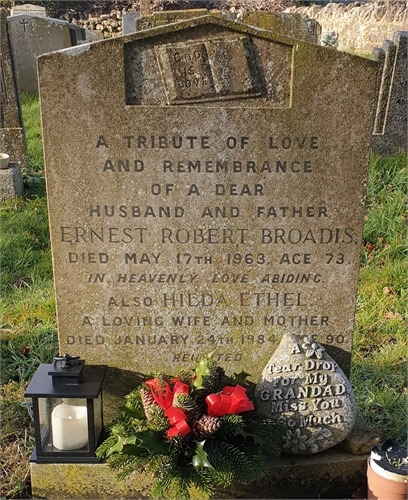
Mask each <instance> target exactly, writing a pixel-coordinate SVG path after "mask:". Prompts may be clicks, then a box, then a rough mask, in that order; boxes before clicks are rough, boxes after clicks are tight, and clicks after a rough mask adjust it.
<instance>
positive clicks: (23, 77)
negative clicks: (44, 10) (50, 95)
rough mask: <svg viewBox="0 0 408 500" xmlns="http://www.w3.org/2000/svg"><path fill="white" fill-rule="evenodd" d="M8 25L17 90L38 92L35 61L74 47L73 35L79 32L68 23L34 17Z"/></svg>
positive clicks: (19, 18)
mask: <svg viewBox="0 0 408 500" xmlns="http://www.w3.org/2000/svg"><path fill="white" fill-rule="evenodd" d="M7 23H8V27H9V34H10V40H11V47H12V52H13V57H14V61H15V64H16V70H17V83H18V88H19V90H20V91H24V92H38V82H37V67H36V58H37V57H38V56H39V55H40V54H44V53H46V52H53V51H54V50H60V49H65V48H67V47H71V46H72V45H74V44H75V42H76V37H75V36H74V37H73V34H74V33H76V32H77V31H78V30H80V28H78V27H77V26H75V27H74V25H70V24H69V23H68V22H66V21H60V20H58V19H51V18H46V17H41V16H33V15H31V14H18V15H16V16H11V17H8V18H7ZM70 28H72V30H73V31H72V30H71V29H70ZM71 31H72V34H71Z"/></svg>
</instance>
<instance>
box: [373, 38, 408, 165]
mask: <svg viewBox="0 0 408 500" xmlns="http://www.w3.org/2000/svg"><path fill="white" fill-rule="evenodd" d="M407 42H408V31H397V32H396V33H395V36H394V41H393V42H391V41H390V40H386V41H385V42H384V44H383V47H382V49H375V50H374V51H373V59H374V60H376V61H378V62H379V64H380V82H379V94H378V102H377V108H376V114H375V121H374V130H373V136H372V140H371V147H372V150H373V152H374V153H376V154H381V155H394V154H395V153H396V152H397V151H398V150H399V149H403V150H405V151H407V150H408V149H407V148H408V144H407V141H408V139H407V118H408V116H407V102H408V100H407V91H408V87H407V79H408V65H407Z"/></svg>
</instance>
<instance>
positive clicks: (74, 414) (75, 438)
mask: <svg viewBox="0 0 408 500" xmlns="http://www.w3.org/2000/svg"><path fill="white" fill-rule="evenodd" d="M51 420H52V443H53V445H54V447H55V448H57V449H58V450H78V449H79V448H82V447H83V446H85V445H86V444H87V443H88V415H87V411H86V406H71V405H58V406H56V407H55V408H54V409H53V411H52V414H51Z"/></svg>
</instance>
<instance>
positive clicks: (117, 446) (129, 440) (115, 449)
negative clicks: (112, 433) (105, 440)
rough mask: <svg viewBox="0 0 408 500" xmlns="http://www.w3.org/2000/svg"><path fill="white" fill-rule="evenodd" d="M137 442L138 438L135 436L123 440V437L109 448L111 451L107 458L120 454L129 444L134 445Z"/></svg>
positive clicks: (108, 452) (107, 453)
mask: <svg viewBox="0 0 408 500" xmlns="http://www.w3.org/2000/svg"><path fill="white" fill-rule="evenodd" d="M135 441H136V438H135V437H134V436H129V437H125V438H122V437H121V436H119V437H118V440H117V442H116V443H115V444H114V445H113V446H111V447H110V448H109V450H108V451H107V452H106V455H105V456H106V457H109V456H110V455H113V453H120V452H121V451H123V448H124V447H125V446H127V445H129V444H131V445H133V444H134V443H135Z"/></svg>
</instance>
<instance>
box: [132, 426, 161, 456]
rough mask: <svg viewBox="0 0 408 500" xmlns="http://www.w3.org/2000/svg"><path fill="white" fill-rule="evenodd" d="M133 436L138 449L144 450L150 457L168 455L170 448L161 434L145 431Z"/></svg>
mask: <svg viewBox="0 0 408 500" xmlns="http://www.w3.org/2000/svg"><path fill="white" fill-rule="evenodd" d="M134 436H135V438H136V439H137V442H136V443H135V444H136V445H137V446H139V447H140V448H145V449H146V450H148V451H149V453H151V454H152V455H170V446H169V444H167V443H165V442H164V441H163V434H162V432H158V431H153V430H151V429H147V430H145V431H141V432H135V434H134ZM123 451H124V452H125V450H123Z"/></svg>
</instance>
